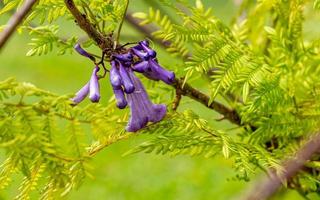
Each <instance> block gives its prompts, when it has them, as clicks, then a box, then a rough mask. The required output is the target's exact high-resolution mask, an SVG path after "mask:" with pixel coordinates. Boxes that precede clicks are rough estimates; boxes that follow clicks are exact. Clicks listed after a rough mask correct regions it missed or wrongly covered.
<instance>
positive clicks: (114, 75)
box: [110, 60, 121, 89]
mask: <svg viewBox="0 0 320 200" xmlns="http://www.w3.org/2000/svg"><path fill="white" fill-rule="evenodd" d="M110 82H111V85H112V87H114V88H116V89H120V88H121V77H120V74H119V70H118V69H117V65H116V61H114V60H112V61H111V69H110Z"/></svg>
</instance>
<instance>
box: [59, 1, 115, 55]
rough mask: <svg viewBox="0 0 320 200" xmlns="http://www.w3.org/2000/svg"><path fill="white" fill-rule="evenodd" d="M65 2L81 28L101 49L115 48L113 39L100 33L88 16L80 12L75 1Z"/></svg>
mask: <svg viewBox="0 0 320 200" xmlns="http://www.w3.org/2000/svg"><path fill="white" fill-rule="evenodd" d="M64 2H65V4H66V6H67V8H68V10H69V11H70V12H71V14H72V15H73V17H74V18H75V19H76V22H77V24H78V25H79V26H80V28H81V29H82V30H84V31H85V32H86V33H87V34H88V36H89V37H90V38H92V39H93V40H94V41H95V42H96V44H97V45H98V46H99V47H100V49H102V50H105V49H112V48H113V41H112V39H111V37H105V36H104V35H103V34H102V33H100V32H98V31H97V30H96V29H95V28H94V26H93V25H92V24H91V23H90V21H89V20H88V19H87V17H86V15H83V14H82V13H81V12H80V11H79V9H78V8H77V7H76V5H75V4H74V2H73V0H65V1H64Z"/></svg>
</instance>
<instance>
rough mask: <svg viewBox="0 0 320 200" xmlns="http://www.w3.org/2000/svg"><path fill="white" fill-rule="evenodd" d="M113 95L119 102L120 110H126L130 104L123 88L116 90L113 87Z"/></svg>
mask: <svg viewBox="0 0 320 200" xmlns="http://www.w3.org/2000/svg"><path fill="white" fill-rule="evenodd" d="M113 93H114V95H115V97H116V100H117V107H118V108H120V109H123V108H125V107H126V106H127V104H128V103H127V100H126V98H125V96H124V92H123V90H122V88H120V89H116V88H114V87H113Z"/></svg>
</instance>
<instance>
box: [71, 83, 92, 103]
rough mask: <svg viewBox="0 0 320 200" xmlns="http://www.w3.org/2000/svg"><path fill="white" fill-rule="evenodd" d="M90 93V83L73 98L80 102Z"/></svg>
mask: <svg viewBox="0 0 320 200" xmlns="http://www.w3.org/2000/svg"><path fill="white" fill-rule="evenodd" d="M88 94H89V83H87V84H85V85H84V86H83V87H82V88H81V89H80V90H79V91H78V92H77V93H76V96H75V97H73V98H72V99H71V100H72V101H73V102H74V103H75V104H78V103H80V102H81V101H83V100H84V99H85V98H86V97H87V96H88Z"/></svg>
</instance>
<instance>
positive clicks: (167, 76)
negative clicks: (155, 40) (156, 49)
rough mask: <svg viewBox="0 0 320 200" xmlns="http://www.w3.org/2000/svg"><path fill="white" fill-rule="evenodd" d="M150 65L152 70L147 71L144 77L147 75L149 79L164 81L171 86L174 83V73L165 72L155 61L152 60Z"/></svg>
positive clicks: (149, 62)
mask: <svg viewBox="0 0 320 200" xmlns="http://www.w3.org/2000/svg"><path fill="white" fill-rule="evenodd" d="M148 64H149V67H150V70H147V71H145V72H144V73H143V75H145V76H146V77H147V78H149V79H152V80H155V81H158V80H162V81H163V82H165V83H167V84H169V85H170V84H172V83H173V82H174V80H175V74H174V73H173V72H171V71H168V70H165V69H164V68H162V67H161V66H160V65H159V64H158V62H156V61H155V60H153V59H150V60H149V61H148Z"/></svg>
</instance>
